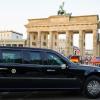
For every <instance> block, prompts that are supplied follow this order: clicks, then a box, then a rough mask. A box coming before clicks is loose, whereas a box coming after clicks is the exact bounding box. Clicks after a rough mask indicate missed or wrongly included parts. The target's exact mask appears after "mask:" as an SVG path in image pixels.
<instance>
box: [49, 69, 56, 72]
mask: <svg viewBox="0 0 100 100" xmlns="http://www.w3.org/2000/svg"><path fill="white" fill-rule="evenodd" d="M47 72H55V70H54V69H47Z"/></svg>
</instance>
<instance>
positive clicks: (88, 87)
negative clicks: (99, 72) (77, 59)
mask: <svg viewBox="0 0 100 100" xmlns="http://www.w3.org/2000/svg"><path fill="white" fill-rule="evenodd" d="M83 93H84V95H85V96H86V97H88V98H91V99H96V98H98V97H99V96H100V77H98V76H90V77H89V78H87V80H86V82H85V84H84V88H83Z"/></svg>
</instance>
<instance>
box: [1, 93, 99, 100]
mask: <svg viewBox="0 0 100 100" xmlns="http://www.w3.org/2000/svg"><path fill="white" fill-rule="evenodd" d="M0 100H90V99H86V98H85V97H83V96H82V95H81V94H80V93H72V92H71V93H65V92H38V93H37V92H25V93H22V92H20V93H7V92H3V93H0ZM98 100H100V98H99V99H98Z"/></svg>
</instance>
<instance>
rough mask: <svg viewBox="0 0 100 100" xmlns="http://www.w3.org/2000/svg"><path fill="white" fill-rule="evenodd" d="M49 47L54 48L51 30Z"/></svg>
mask: <svg viewBox="0 0 100 100" xmlns="http://www.w3.org/2000/svg"><path fill="white" fill-rule="evenodd" d="M49 48H50V49H53V32H51V31H50V32H49Z"/></svg>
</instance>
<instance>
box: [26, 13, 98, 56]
mask: <svg viewBox="0 0 100 100" xmlns="http://www.w3.org/2000/svg"><path fill="white" fill-rule="evenodd" d="M25 27H26V28H27V33H28V38H27V46H29V47H41V48H50V49H54V50H57V47H58V45H59V40H58V37H59V34H65V35H66V46H65V53H66V55H71V54H72V51H73V34H79V48H80V55H81V56H83V55H84V54H85V35H86V34H87V33H90V34H93V56H99V52H100V51H99V50H100V46H99V45H98V44H100V43H98V41H97V33H98V29H99V28H100V26H99V17H98V15H87V16H64V15H57V16H50V17H48V18H40V19H28V24H27V25H25ZM48 37H49V38H48ZM57 51H58V50H57Z"/></svg>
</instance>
